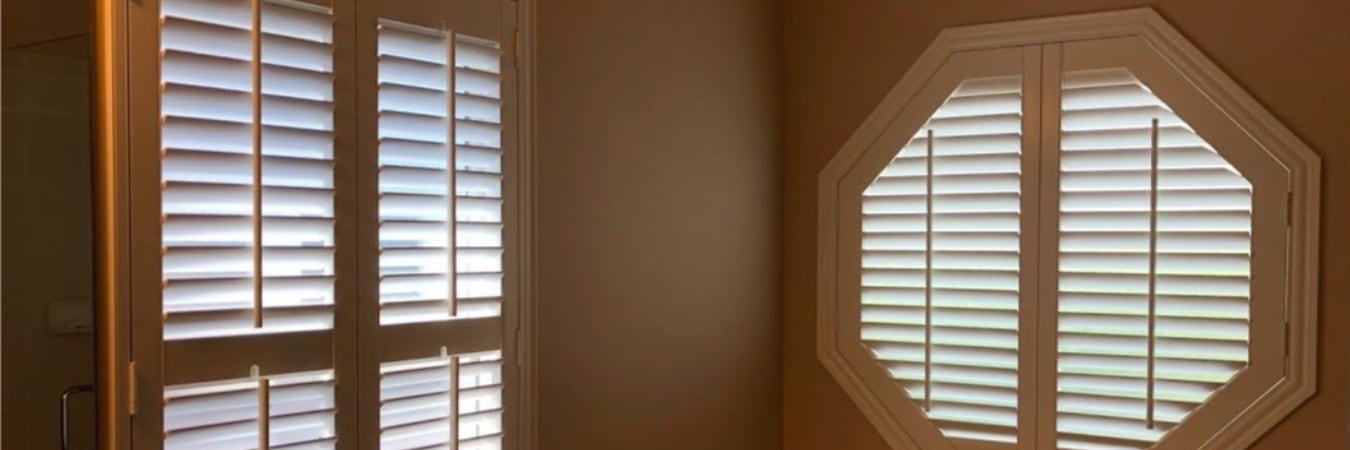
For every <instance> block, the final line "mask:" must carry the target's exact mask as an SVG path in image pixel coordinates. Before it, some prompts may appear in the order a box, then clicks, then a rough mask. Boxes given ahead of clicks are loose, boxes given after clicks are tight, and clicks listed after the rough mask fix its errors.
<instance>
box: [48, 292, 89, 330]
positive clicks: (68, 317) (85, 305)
mask: <svg viewBox="0 0 1350 450" xmlns="http://www.w3.org/2000/svg"><path fill="white" fill-rule="evenodd" d="M93 330H94V302H93V299H89V298H82V299H77V300H56V301H53V302H51V303H48V304H47V332H49V333H51V334H81V333H89V332H91V331H93Z"/></svg>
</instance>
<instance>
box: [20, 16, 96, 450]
mask: <svg viewBox="0 0 1350 450" xmlns="http://www.w3.org/2000/svg"><path fill="white" fill-rule="evenodd" d="M0 58H3V62H4V64H3V74H2V75H0V77H2V78H3V92H2V93H0V98H3V106H0V112H3V121H0V122H2V123H0V127H3V128H4V133H3V138H4V139H3V141H0V146H3V162H2V163H0V165H2V166H3V168H4V173H3V174H0V180H3V188H2V189H0V190H3V199H0V204H3V206H4V211H3V213H2V214H0V217H2V218H3V219H4V220H3V224H0V229H2V230H3V232H4V234H3V236H2V237H0V241H3V245H4V256H3V258H0V271H2V272H3V274H4V275H3V276H4V282H3V284H0V285H2V286H3V290H0V299H3V305H2V306H0V317H3V319H4V323H3V324H0V329H3V336H0V343H3V348H0V357H3V361H0V367H3V368H4V375H3V377H0V379H3V387H0V398H3V400H4V403H3V405H0V428H3V430H4V433H3V435H2V436H3V438H4V439H3V440H0V447H3V448H5V449H10V448H14V449H32V450H51V449H56V448H58V446H59V440H58V436H59V435H58V433H57V430H58V428H57V425H58V422H57V419H58V417H59V416H58V414H57V412H58V409H57V405H58V403H57V400H58V399H59V398H60V395H61V391H63V390H64V389H65V388H67V387H70V386H74V385H80V384H91V383H93V382H94V339H93V335H92V334H90V333H89V332H80V333H73V334H56V333H52V332H51V330H49V328H48V322H47V321H48V311H49V306H50V305H52V304H54V303H57V302H60V303H61V304H66V305H70V306H71V307H74V308H81V309H83V312H84V313H86V314H89V315H90V316H91V317H92V314H93V312H92V309H93V292H94V276H93V204H92V201H93V196H92V193H93V187H92V186H91V184H90V176H91V174H92V173H93V168H92V167H91V166H90V164H91V156H92V153H93V152H92V145H91V140H90V139H91V137H90V133H89V40H88V38H87V37H84V36H80V37H76V38H71V39H65V40H59V41H48V42H45V43H43V44H39V45H32V46H27V47H23V48H21V49H8V50H5V51H4V55H3V57H0ZM93 417H94V410H93V398H92V396H90V395H82V396H80V397H78V398H75V399H74V400H73V401H72V414H71V425H72V426H71V431H72V441H71V444H72V448H74V449H87V448H91V447H90V446H91V445H92V440H91V438H92V435H93V429H94V426H93Z"/></svg>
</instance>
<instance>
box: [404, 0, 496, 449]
mask: <svg viewBox="0 0 1350 450" xmlns="http://www.w3.org/2000/svg"><path fill="white" fill-rule="evenodd" d="M452 43H453V47H452ZM379 48H380V54H379V79H380V87H379V89H380V90H379V108H380V119H379V120H380V124H379V130H380V147H379V157H380V183H379V189H380V223H381V224H380V249H381V256H380V276H381V281H380V305H381V317H380V321H381V323H384V324H397V323H405V322H415V321H427V320H448V319H451V318H452V317H461V318H462V317H481V316H496V315H500V314H501V301H502V269H503V259H502V257H503V254H502V251H503V249H502V206H503V205H502V105H501V102H502V100H501V82H502V81H501V80H502V78H501V52H500V49H499V48H498V45H497V44H496V43H494V42H490V41H486V40H481V39H477V38H473V37H468V36H463V35H457V34H451V33H444V32H441V31H439V30H423V29H420V28H417V27H414V26H411V25H404V24H400V23H396V22H391V21H385V22H383V23H382V25H381V27H380V34H379ZM450 61H453V64H449V62H450ZM451 86H453V89H451V88H450V87H451ZM452 92H453V94H452ZM451 115H453V117H454V121H453V128H451V127H450V124H451V122H450V121H448V120H447V117H448V116H451ZM452 130H453V131H452ZM452 134H453V138H452V136H451V135H452ZM452 211H453V214H451V212H452ZM452 237H453V240H452V239H451V238H452ZM451 267H453V268H454V271H453V275H454V276H453V277H452V276H451V275H452V273H451V269H450V268H451ZM452 285H453V289H452ZM452 292H453V295H452ZM381 375H382V377H381V381H380V398H381V409H380V428H381V430H382V433H381V444H380V445H381V448H383V449H385V450H404V449H422V448H437V447H441V446H446V445H448V444H449V443H450V441H451V440H457V441H458V448H459V449H461V450H469V449H474V450H477V449H482V450H489V449H499V448H501V433H502V417H501V410H502V386H501V384H502V374H501V353H500V351H495V352H490V353H486V354H479V355H459V356H447V357H445V358H440V359H430V360H415V361H400V362H392V363H385V364H383V365H382V367H381ZM452 381H454V382H453V383H452ZM452 417H453V418H456V421H455V422H454V423H452V422H451V421H450V419H451V418H452ZM452 425H453V426H452Z"/></svg>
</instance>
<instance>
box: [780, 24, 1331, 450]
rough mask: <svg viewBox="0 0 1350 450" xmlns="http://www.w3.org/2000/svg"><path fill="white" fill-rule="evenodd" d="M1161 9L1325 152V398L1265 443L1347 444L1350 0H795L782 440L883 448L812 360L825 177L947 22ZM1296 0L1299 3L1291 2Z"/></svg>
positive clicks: (789, 54)
mask: <svg viewBox="0 0 1350 450" xmlns="http://www.w3.org/2000/svg"><path fill="white" fill-rule="evenodd" d="M1141 5H1154V6H1155V8H1156V9H1157V10H1158V11H1159V12H1161V13H1162V15H1163V16H1165V17H1167V18H1168V19H1169V20H1170V21H1171V22H1172V23H1173V24H1174V25H1176V27H1177V28H1179V29H1180V30H1181V32H1182V33H1183V34H1185V35H1186V36H1187V37H1188V38H1190V39H1191V40H1192V41H1193V42H1194V43H1195V44H1196V45H1197V46H1198V47H1200V49H1201V50H1202V51H1204V52H1205V53H1206V54H1207V55H1209V56H1210V57H1211V58H1213V59H1214V60H1215V62H1217V63H1218V65H1219V67H1221V68H1223V69H1224V70H1225V71H1226V72H1228V74H1229V75H1231V76H1232V77H1233V78H1234V79H1236V80H1237V82H1238V83H1239V84H1240V85H1242V86H1243V87H1245V88H1246V89H1247V90H1248V91H1249V92H1251V94H1252V95H1253V96H1254V97H1256V99H1257V100H1258V101H1260V102H1261V103H1262V104H1263V105H1265V106H1266V107H1267V108H1269V109H1270V110H1271V112H1273V113H1274V114H1275V116H1276V117H1278V118H1280V119H1281V120H1282V121H1284V122H1285V124H1287V125H1288V126H1289V127H1290V128H1291V129H1293V130H1294V132H1295V133H1296V134H1298V135H1299V136H1300V137H1302V138H1303V139H1304V140H1305V141H1306V142H1307V143H1308V144H1309V145H1311V146H1312V147H1313V148H1314V149H1315V150H1317V151H1318V152H1319V153H1320V154H1321V155H1322V161H1323V164H1324V166H1325V171H1326V172H1325V173H1326V176H1325V178H1324V185H1323V196H1324V206H1323V220H1322V230H1323V233H1322V239H1323V244H1324V250H1323V253H1322V276H1323V280H1322V299H1323V300H1322V309H1321V319H1322V320H1321V322H1322V326H1321V336H1322V339H1321V348H1320V362H1321V366H1320V370H1319V377H1320V379H1319V387H1318V394H1317V396H1316V397H1314V398H1313V399H1312V400H1310V401H1309V402H1308V403H1306V404H1305V405H1304V406H1303V407H1302V408H1301V409H1299V410H1298V411H1297V412H1296V413H1295V414H1294V415H1293V416H1291V417H1290V418H1289V419H1288V420H1286V421H1285V422H1283V423H1282V424H1281V425H1280V426H1279V427H1278V428H1277V429H1275V430H1274V431H1273V432H1271V433H1270V434H1269V435H1267V436H1266V437H1265V438H1264V439H1263V440H1262V441H1260V442H1259V443H1258V444H1257V445H1256V446H1255V448H1258V449H1268V450H1277V449H1289V448H1304V449H1344V448H1346V446H1347V445H1348V443H1350V440H1348V438H1347V429H1348V428H1347V425H1348V424H1350V416H1348V414H1350V406H1348V401H1350V393H1348V392H1347V389H1348V388H1350V351H1347V348H1346V343H1347V342H1350V327H1346V326H1344V325H1343V324H1339V323H1337V321H1341V320H1344V319H1345V318H1347V317H1350V302H1348V301H1347V298H1350V277H1347V276H1346V275H1347V273H1350V252H1348V251H1347V249H1348V248H1350V234H1347V233H1346V232H1345V230H1347V229H1350V208H1346V207H1345V206H1344V202H1345V201H1346V194H1345V193H1346V192H1350V81H1347V80H1350V2H1347V1H1345V0H1309V1H1298V2H1286V1H1256V0H1250V1H1246V0H1244V1H1231V0H1167V1H1137V0H1097V1H1092V2H1085V1H1081V0H1037V1H937V0H907V1H898V0H847V1H819V0H787V1H786V7H785V11H784V16H785V17H784V19H785V53H786V62H785V65H786V69H785V70H786V72H785V80H784V83H785V99H784V101H785V103H786V116H785V118H784V132H785V138H784V139H785V145H786V149H785V151H786V156H785V162H784V164H785V167H786V173H785V180H784V186H783V192H784V193H783V195H784V198H783V200H784V205H785V212H784V237H785V244H784V257H785V260H784V263H783V290H784V298H783V301H784V306H783V315H784V322H783V328H784V329H783V336H784V337H783V340H784V342H783V346H784V348H783V352H784V358H783V359H784V362H783V369H784V374H783V387H784V392H783V406H784V412H783V440H784V443H785V445H784V447H783V448H785V449H787V450H808V449H810V450H815V449H819V450H835V449H850V450H881V449H885V448H887V447H886V445H885V444H884V442H883V441H882V440H881V438H880V436H879V435H878V434H877V433H876V432H875V431H874V429H873V428H872V425H871V424H870V423H868V422H867V420H866V419H865V418H864V417H863V416H862V414H861V413H860V412H859V411H858V409H857V408H856V407H855V406H854V405H853V403H852V401H851V400H850V399H849V398H848V397H847V396H846V395H845V394H844V392H843V391H842V390H841V389H840V388H839V387H838V384H837V383H836V382H835V381H834V379H833V378H831V377H830V375H829V374H828V373H827V372H826V371H825V369H824V367H822V366H821V365H820V363H819V362H817V360H816V356H815V337H814V332H815V320H816V316H815V309H816V308H815V301H816V300H815V276H816V272H815V269H816V268H815V239H816V234H815V233H816V227H815V224H816V216H815V214H816V213H815V208H816V206H815V205H816V198H815V194H816V176H817V174H818V173H819V171H820V169H821V168H822V167H824V165H825V163H826V162H827V161H829V159H830V158H831V157H833V156H834V153H835V152H836V151H837V150H838V149H839V147H840V146H841V145H842V144H843V142H844V141H845V140H846V139H847V138H848V136H849V135H850V134H851V133H852V132H853V131H854V129H855V128H856V127H857V126H858V124H859V123H861V122H862V120H863V119H864V118H865V117H866V116H867V115H868V114H869V113H870V112H871V111H872V109H873V108H874V107H875V106H876V105H877V103H878V102H879V101H880V100H881V98H882V96H884V95H885V93H886V92H887V91H888V90H889V89H890V88H891V86H892V85H893V84H894V83H895V82H896V81H898V80H899V79H900V78H901V77H902V76H903V75H904V73H905V71H906V70H908V69H909V66H910V65H911V64H912V63H913V61H914V60H915V59H916V58H917V57H918V55H919V53H921V52H922V51H923V50H924V48H925V47H927V45H928V44H929V42H930V41H931V40H932V39H933V38H934V36H936V34H937V32H938V31H939V30H941V29H942V28H945V27H948V26H955V25H968V24H978V23H987V22H998V21H1005V20H1013V19H1024V18H1033V17H1042V16H1051V15H1060V14H1068V13H1077V12H1088V11H1097V10H1106V9H1118V8H1125V7H1134V6H1141ZM1295 5H1297V6H1295Z"/></svg>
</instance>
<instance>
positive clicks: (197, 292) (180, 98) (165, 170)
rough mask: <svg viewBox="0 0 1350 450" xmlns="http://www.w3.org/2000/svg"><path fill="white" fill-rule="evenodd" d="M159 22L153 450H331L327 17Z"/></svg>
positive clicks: (282, 5) (206, 7)
mask: <svg viewBox="0 0 1350 450" xmlns="http://www.w3.org/2000/svg"><path fill="white" fill-rule="evenodd" d="M255 8H257V9H255ZM161 14H162V28H161V30H160V42H161V47H162V52H161V55H162V60H161V62H160V70H161V72H160V79H161V82H162V86H163V91H162V96H161V104H160V111H161V114H162V130H161V136H160V141H161V146H162V160H161V162H160V167H161V183H162V198H161V205H160V206H161V214H162V218H161V220H162V223H163V229H162V235H161V237H162V243H163V251H162V254H163V259H162V276H163V292H162V294H163V296H162V300H163V303H162V308H163V320H164V328H163V339H164V353H163V355H164V357H163V358H164V361H163V364H164V366H163V367H164V373H163V374H162V376H163V380H164V382H165V383H166V384H168V385H169V386H167V387H166V388H165V389H164V412H163V421H164V422H163V427H164V428H163V429H164V433H165V435H164V437H163V439H164V447H165V448H171V449H174V448H181V449H193V450H208V449H222V450H226V449H242V448H255V447H258V446H261V445H262V444H263V443H264V442H266V443H269V445H270V446H271V448H278V449H281V448H287V449H300V448H305V449H320V448H332V446H333V445H334V442H335V433H336V432H335V427H334V422H333V421H334V414H335V412H334V410H335V406H334V392H333V391H334V384H333V374H332V371H331V369H332V367H333V365H332V350H331V348H332V343H331V337H330V334H331V333H330V332H329V331H328V330H329V329H331V328H332V326H333V307H334V304H335V294H334V284H333V283H334V277H335V275H336V270H335V264H334V250H335V246H336V241H335V239H334V220H335V216H334V206H333V203H334V176H333V159H334V148H333V123H334V122H333V87H332V86H333V48H332V36H331V28H332V17H331V13H330V11H328V10H327V9H325V8H320V7H316V6H312V5H309V4H303V3H291V2H280V1H266V2H261V3H254V2H249V1H239V0H164V1H163V2H162V3H161ZM259 23H260V24H261V29H260V32H258V31H259V29H258V27H257V24H259ZM258 366H261V368H260V369H255V368H257V367H258ZM251 369H255V370H257V371H258V373H259V374H260V375H259V376H257V377H252V378H250V377H249V373H250V370H251ZM288 372H289V374H288ZM263 417H266V418H268V420H260V419H261V418H263ZM261 433H265V435H263V436H260V434H261Z"/></svg>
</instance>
